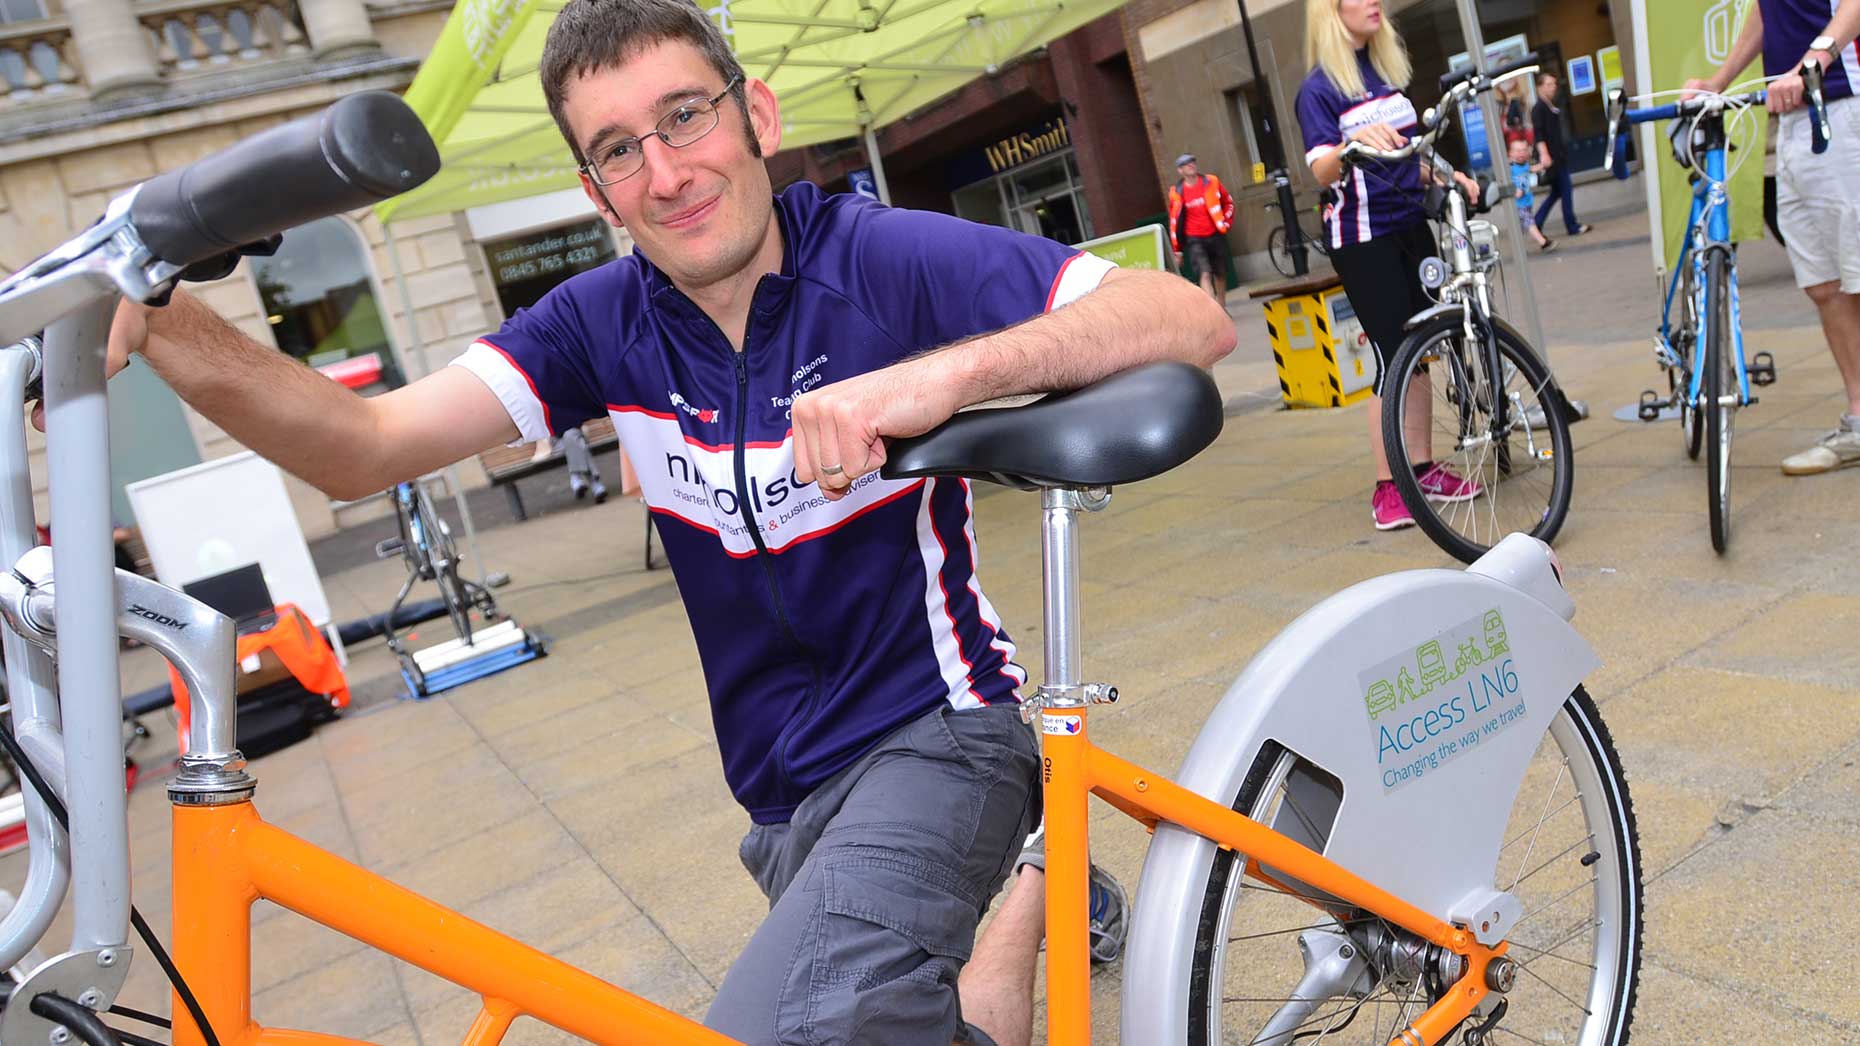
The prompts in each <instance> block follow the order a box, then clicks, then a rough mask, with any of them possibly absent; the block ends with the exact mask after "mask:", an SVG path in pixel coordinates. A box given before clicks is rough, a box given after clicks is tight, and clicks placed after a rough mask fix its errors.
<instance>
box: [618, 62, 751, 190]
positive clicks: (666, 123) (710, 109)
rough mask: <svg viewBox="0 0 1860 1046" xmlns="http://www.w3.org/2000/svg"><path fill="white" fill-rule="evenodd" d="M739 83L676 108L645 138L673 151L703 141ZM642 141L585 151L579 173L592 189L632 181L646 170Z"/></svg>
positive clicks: (735, 78) (739, 80)
mask: <svg viewBox="0 0 1860 1046" xmlns="http://www.w3.org/2000/svg"><path fill="white" fill-rule="evenodd" d="M742 82H743V78H742V77H741V76H732V77H731V78H730V82H729V83H727V84H724V85H723V90H721V91H718V92H717V93H716V94H715V95H713V96H711V97H709V98H693V99H691V100H690V101H688V102H684V103H682V104H680V105H679V106H678V108H676V109H673V110H672V111H671V112H669V113H666V114H665V115H664V116H663V117H661V118H660V120H659V122H658V125H657V126H655V127H654V128H653V129H652V132H651V133H650V134H647V135H646V136H645V138H657V139H659V140H660V141H662V142H664V143H665V144H666V145H669V146H671V147H672V148H674V149H682V148H684V147H685V146H687V145H690V144H691V143H692V142H695V141H697V140H698V139H699V138H702V137H704V136H705V135H707V134H709V133H710V132H712V131H714V130H716V129H717V124H718V123H720V122H722V120H723V116H722V115H721V114H720V113H719V112H718V111H717V105H718V103H720V102H722V101H723V99H724V96H725V95H728V94H729V93H730V92H731V91H733V90H735V89H736V85H737V84H740V83H742ZM645 138H639V137H627V138H621V139H620V140H618V141H615V142H612V143H610V144H607V145H603V146H601V147H599V148H596V149H592V150H589V153H590V155H589V156H588V160H587V162H586V163H584V164H582V165H581V171H582V173H583V174H586V175H587V176H588V177H589V178H592V179H594V183H595V184H596V185H612V184H614V183H615V182H618V181H623V180H625V179H627V178H631V177H633V176H634V175H636V174H638V173H639V172H640V171H641V170H642V169H643V168H644V167H645V166H646V143H645Z"/></svg>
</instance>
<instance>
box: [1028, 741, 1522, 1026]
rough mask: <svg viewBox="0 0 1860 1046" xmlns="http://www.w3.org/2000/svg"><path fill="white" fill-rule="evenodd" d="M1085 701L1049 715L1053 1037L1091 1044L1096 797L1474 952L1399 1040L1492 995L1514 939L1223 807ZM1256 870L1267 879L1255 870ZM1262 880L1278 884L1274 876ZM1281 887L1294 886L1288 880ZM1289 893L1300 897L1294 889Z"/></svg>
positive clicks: (1250, 865) (1254, 866) (1044, 761)
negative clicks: (1107, 743)
mask: <svg viewBox="0 0 1860 1046" xmlns="http://www.w3.org/2000/svg"><path fill="white" fill-rule="evenodd" d="M1086 718H1087V711H1086V708H1085V707H1084V706H1077V707H1064V708H1058V709H1054V708H1049V709H1047V710H1045V711H1044V712H1043V713H1042V714H1041V716H1040V722H1041V728H1042V729H1041V733H1042V734H1043V735H1044V736H1043V737H1042V738H1041V740H1042V742H1043V744H1042V746H1041V758H1040V773H1041V777H1042V779H1043V782H1044V785H1045V792H1046V1006H1047V1024H1046V1035H1047V1041H1048V1042H1049V1043H1053V1044H1054V1046H1088V1044H1089V1043H1090V1042H1091V996H1090V993H1091V962H1090V954H1091V953H1090V949H1089V941H1088V930H1087V926H1088V923H1089V919H1088V918H1087V913H1088V912H1089V911H1090V901H1089V875H1090V871H1089V869H1090V864H1091V861H1090V856H1089V850H1090V847H1089V829H1088V827H1087V821H1086V811H1087V809H1088V807H1089V805H1090V804H1089V799H1090V797H1091V796H1092V795H1096V796H1098V797H1099V798H1101V799H1103V800H1105V801H1106V802H1108V803H1110V804H1111V805H1112V806H1115V807H1117V808H1118V809H1119V810H1121V811H1123V812H1124V813H1125V814H1127V815H1129V816H1130V817H1132V818H1135V819H1136V820H1137V821H1140V822H1142V823H1143V824H1144V825H1146V826H1148V827H1149V828H1150V829H1151V830H1152V831H1153V830H1154V829H1155V827H1156V825H1157V824H1158V823H1160V822H1163V821H1167V822H1169V823H1171V824H1177V825H1181V826H1182V827H1184V828H1187V829H1189V830H1190V831H1192V832H1195V833H1197V834H1199V835H1201V836H1203V837H1205V838H1207V839H1210V840H1212V841H1214V842H1215V843H1217V844H1219V845H1220V846H1222V847H1223V848H1225V849H1229V850H1233V851H1236V852H1238V853H1241V854H1245V855H1246V857H1247V871H1248V872H1249V873H1254V872H1257V871H1258V869H1259V868H1260V866H1262V865H1264V866H1270V867H1272V868H1275V869H1279V870H1282V871H1283V872H1285V873H1286V874H1287V875H1290V876H1292V877H1293V878H1296V879H1298V880H1301V881H1302V882H1305V883H1307V884H1309V885H1311V886H1312V887H1315V888H1316V889H1318V890H1321V891H1324V892H1325V893H1328V894H1330V895H1332V896H1334V897H1337V898H1341V899H1342V900H1344V901H1345V902H1347V903H1349V904H1351V905H1354V906H1356V907H1359V908H1361V909H1363V910H1365V911H1368V912H1372V913H1374V914H1375V915H1377V916H1380V917H1381V918H1383V919H1385V920H1387V921H1388V922H1390V923H1392V924H1393V925H1395V926H1399V927H1401V928H1402V929H1404V930H1407V931H1409V932H1411V933H1413V934H1415V935H1416V936H1418V937H1421V938H1424V939H1426V940H1428V941H1430V942H1432V943H1434V944H1437V945H1440V946H1441V947H1443V948H1446V949H1449V950H1451V951H1453V952H1456V953H1458V954H1460V955H1463V956H1465V957H1466V960H1467V965H1466V972H1465V973H1464V975H1462V976H1461V978H1460V979H1459V981H1458V982H1457V983H1455V984H1454V985H1453V987H1452V988H1451V989H1450V990H1449V991H1448V992H1447V994H1446V995H1444V996H1442V997H1441V999H1440V1001H1438V1002H1436V1003H1435V1004H1434V1005H1433V1006H1432V1007H1430V1008H1428V1010H1427V1011H1426V1012H1424V1013H1422V1014H1421V1015H1420V1016H1419V1017H1417V1018H1416V1019H1415V1020H1414V1022H1413V1023H1412V1024H1411V1025H1410V1026H1409V1027H1408V1029H1406V1030H1404V1031H1403V1032H1401V1033H1400V1034H1399V1035H1397V1037H1396V1038H1395V1039H1394V1040H1392V1042H1393V1043H1396V1044H1398V1046H1416V1044H1417V1043H1429V1044H1431V1043H1437V1042H1440V1041H1441V1040H1443V1039H1445V1038H1446V1037H1447V1036H1448V1035H1450V1034H1452V1032H1453V1029H1454V1028H1455V1027H1457V1026H1458V1025H1459V1024H1460V1022H1461V1021H1463V1020H1465V1019H1466V1018H1467V1016H1469V1015H1470V1014H1471V1013H1472V1011H1473V1007H1475V1006H1477V1005H1478V1004H1479V1002H1480V1001H1481V1000H1483V999H1484V998H1485V997H1486V994H1487V993H1488V991H1489V990H1490V989H1488V988H1487V987H1486V981H1485V970H1486V966H1487V965H1488V964H1489V963H1490V962H1491V961H1492V960H1493V959H1496V958H1498V957H1499V956H1501V955H1503V954H1504V953H1505V951H1506V947H1507V946H1506V945H1504V944H1500V945H1499V946H1498V947H1496V948H1486V947H1484V946H1482V945H1480V944H1479V943H1478V942H1477V941H1475V940H1474V939H1473V936H1472V934H1471V933H1468V932H1467V931H1465V930H1462V929H1460V928H1458V927H1455V926H1452V925H1450V924H1448V923H1447V922H1445V921H1443V920H1441V919H1438V918H1435V917H1434V916H1432V915H1429V914H1428V913H1427V912H1425V911H1422V910H1421V909H1419V908H1417V907H1415V906H1414V905H1412V904H1409V903H1408V902H1406V901H1404V900H1402V899H1401V898H1399V897H1396V896H1395V895H1393V894H1391V893H1389V892H1387V891H1386V890H1383V889H1381V888H1380V887H1377V886H1376V885H1375V884H1374V883H1371V882H1369V881H1368V880H1365V879H1363V878H1361V877H1360V876H1358V875H1356V874H1354V873H1352V872H1350V871H1349V870H1347V869H1345V868H1343V867H1342V866H1341V865H1338V864H1336V863H1335V862H1333V861H1330V860H1328V859H1326V858H1325V857H1324V856H1323V855H1321V854H1318V853H1316V852H1315V851H1313V850H1311V849H1309V848H1307V847H1305V846H1303V845H1302V844H1300V843H1297V842H1294V841H1293V840H1291V839H1289V838H1287V837H1286V836H1284V835H1281V834H1279V833H1278V832H1275V831H1273V830H1272V829H1271V828H1268V827H1266V826H1265V825H1262V824H1260V823H1259V822H1257V821H1254V820H1252V819H1250V818H1248V817H1246V816H1244V815H1242V814H1241V813H1239V812H1238V811H1236V810H1232V809H1229V808H1227V807H1224V806H1221V805H1220V804H1219V803H1216V802H1213V801H1211V800H1209V799H1206V798H1204V797H1202V796H1199V795H1196V794H1195V793H1193V792H1190V791H1189V790H1187V789H1185V788H1183V787H1182V786H1180V785H1178V784H1176V783H1175V782H1173V781H1170V780H1169V779H1168V778H1166V777H1163V776H1161V775H1159V774H1153V773H1150V772H1149V771H1147V770H1145V769H1143V768H1142V767H1140V766H1137V765H1136V764H1134V763H1130V762H1126V761H1125V760H1122V759H1119V758H1118V757H1117V756H1114V755H1112V754H1111V753H1109V752H1106V751H1104V750H1103V749H1100V748H1098V747H1096V746H1095V745H1093V744H1092V743H1091V735H1090V733H1089V731H1088V730H1087V728H1086ZM1255 877H1256V878H1261V877H1259V876H1255ZM1261 881H1262V882H1267V883H1268V884H1270V885H1274V886H1278V885H1279V884H1277V883H1272V882H1271V880H1268V879H1264V878H1261ZM1280 888H1281V889H1285V888H1284V887H1283V886H1280ZM1287 893H1288V895H1290V896H1294V897H1296V896H1298V895H1297V894H1296V893H1293V892H1292V891H1290V890H1289V889H1288V890H1287Z"/></svg>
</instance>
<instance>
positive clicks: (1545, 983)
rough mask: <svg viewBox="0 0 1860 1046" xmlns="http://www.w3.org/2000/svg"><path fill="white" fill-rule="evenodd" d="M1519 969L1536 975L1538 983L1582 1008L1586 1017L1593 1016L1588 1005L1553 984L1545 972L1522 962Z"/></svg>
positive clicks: (1565, 1000) (1572, 1004) (1579, 1008)
mask: <svg viewBox="0 0 1860 1046" xmlns="http://www.w3.org/2000/svg"><path fill="white" fill-rule="evenodd" d="M1518 969H1520V970H1523V971H1524V972H1525V973H1528V974H1530V975H1531V976H1532V977H1535V978H1536V979H1537V983H1539V984H1541V985H1543V986H1544V987H1546V988H1548V989H1550V990H1551V991H1553V992H1555V993H1556V994H1557V995H1559V996H1561V997H1562V999H1563V1001H1564V1002H1567V1003H1569V1004H1570V1005H1571V1006H1574V1007H1575V1008H1576V1009H1578V1010H1581V1011H1582V1015H1583V1016H1584V1017H1589V1016H1593V1015H1592V1014H1591V1013H1590V1012H1589V1008H1588V1007H1587V1006H1584V1005H1583V1004H1582V1003H1579V1002H1577V1001H1576V1000H1574V999H1572V998H1570V997H1569V995H1568V993H1566V992H1564V991H1563V989H1561V988H1559V987H1557V986H1556V985H1554V984H1551V983H1550V982H1549V981H1548V980H1546V979H1545V978H1544V975H1543V974H1541V973H1538V972H1537V971H1536V970H1533V969H1531V968H1530V967H1529V966H1527V965H1524V964H1522V963H1520V964H1519V966H1518Z"/></svg>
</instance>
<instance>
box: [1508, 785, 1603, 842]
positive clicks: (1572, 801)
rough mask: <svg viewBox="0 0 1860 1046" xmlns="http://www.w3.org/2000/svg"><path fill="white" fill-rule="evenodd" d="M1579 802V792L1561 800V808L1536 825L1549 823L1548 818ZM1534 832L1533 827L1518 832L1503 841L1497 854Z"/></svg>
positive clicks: (1548, 814)
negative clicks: (1503, 843)
mask: <svg viewBox="0 0 1860 1046" xmlns="http://www.w3.org/2000/svg"><path fill="white" fill-rule="evenodd" d="M1581 801H1582V793H1581V792H1577V793H1576V794H1574V795H1572V796H1570V797H1569V798H1568V799H1565V800H1563V803H1562V805H1561V806H1558V807H1557V808H1556V809H1554V810H1552V811H1550V812H1549V813H1547V814H1545V815H1544V816H1543V817H1542V818H1540V819H1539V820H1538V822H1537V823H1538V824H1539V825H1542V824H1544V823H1546V822H1547V821H1549V819H1550V818H1552V817H1555V816H1556V815H1557V814H1560V813H1562V812H1563V811H1564V810H1567V809H1569V808H1570V807H1572V806H1575V805H1576V804H1577V803H1579V802H1581ZM1535 831H1536V829H1535V828H1534V827H1533V828H1526V829H1525V830H1524V831H1522V832H1519V833H1518V834H1517V835H1514V836H1512V837H1511V838H1510V839H1507V840H1505V845H1503V846H1501V847H1499V848H1498V852H1499V853H1504V852H1505V851H1506V850H1509V849H1511V848H1512V847H1514V846H1516V845H1518V843H1519V842H1521V841H1522V840H1523V839H1524V837H1525V835H1526V834H1528V833H1532V832H1535Z"/></svg>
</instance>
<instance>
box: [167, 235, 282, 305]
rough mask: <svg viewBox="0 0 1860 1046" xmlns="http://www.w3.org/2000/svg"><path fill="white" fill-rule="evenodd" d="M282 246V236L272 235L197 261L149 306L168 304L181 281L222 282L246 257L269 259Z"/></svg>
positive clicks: (173, 280) (172, 280) (177, 276)
mask: <svg viewBox="0 0 1860 1046" xmlns="http://www.w3.org/2000/svg"><path fill="white" fill-rule="evenodd" d="M283 244H284V234H283V233H273V234H272V235H270V236H267V237H265V238H264V239H262V240H257V241H255V242H252V243H248V244H246V245H245V246H243V247H238V248H235V249H233V250H230V251H227V252H226V253H224V254H218V255H215V256H213V257H211V258H206V259H203V260H201V261H197V262H195V263H194V264H192V265H189V266H188V267H187V268H185V269H182V270H181V271H180V272H179V273H176V274H175V276H174V278H173V279H171V280H169V281H168V286H167V287H165V288H163V289H162V291H161V292H160V293H159V294H157V295H155V296H154V297H153V298H150V299H149V304H151V305H154V306H157V307H159V306H163V305H166V304H168V302H169V300H170V299H171V298H173V297H174V290H175V288H176V287H178V286H179V285H180V284H181V283H182V282H183V281H185V282H187V283H212V282H213V281H214V280H223V279H225V278H226V277H228V276H231V275H232V274H233V270H234V269H237V268H238V267H239V262H240V261H241V260H242V259H244V258H248V257H253V258H269V257H271V256H272V255H274V254H276V253H278V248H279V247H281V246H283Z"/></svg>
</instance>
